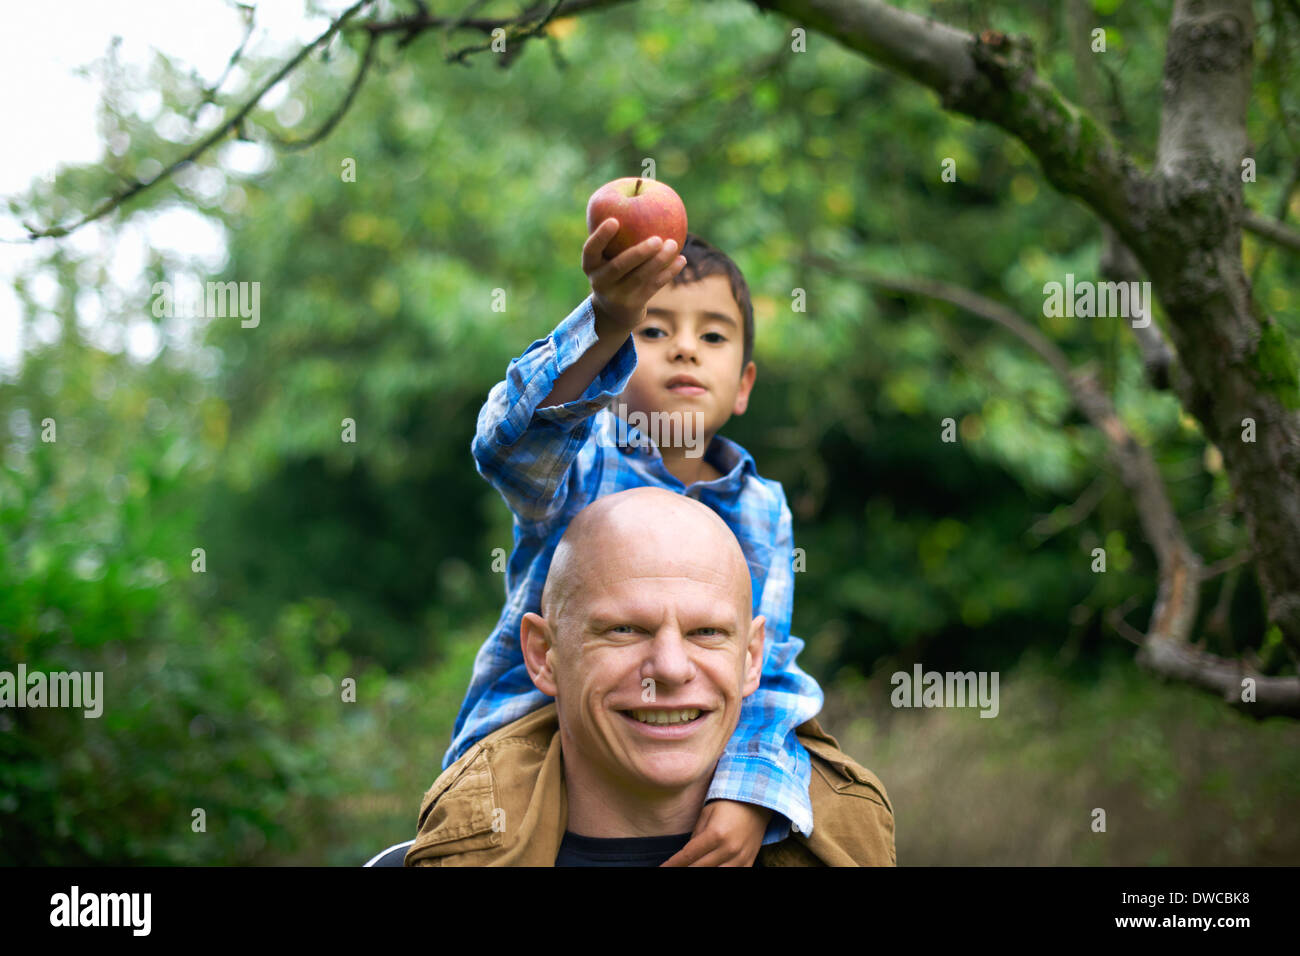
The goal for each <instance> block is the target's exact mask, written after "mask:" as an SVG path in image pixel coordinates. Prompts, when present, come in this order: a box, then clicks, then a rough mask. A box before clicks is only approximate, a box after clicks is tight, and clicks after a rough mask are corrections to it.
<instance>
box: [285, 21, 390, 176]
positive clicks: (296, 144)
mask: <svg viewBox="0 0 1300 956" xmlns="http://www.w3.org/2000/svg"><path fill="white" fill-rule="evenodd" d="M378 45H379V37H377V36H376V35H375V34H373V33H372V34H371V35H370V36H369V37H367V38H366V50H365V53H364V54H363V55H362V57H361V64H360V65H359V66H358V67H357V72H356V75H355V76H354V77H352V83H351V84H350V85H349V86H348V91H347V94H346V95H345V96H344V97H343V100H342V102H340V103H339V105H338V107H337V108H336V109H335V110H334V112H333V113H331V114H330V116H329V118H328V119H327V120H326V121H325V122H324V123H322V124H321V127H320V128H319V129H318V130H316V132H314V133H312V134H310V135H308V136H305V137H303V138H302V139H284V138H283V137H281V136H278V135H277V134H275V133H273V132H271V131H270V130H267V131H266V135H267V138H268V139H270V140H271V142H272V143H274V144H275V145H276V146H277V147H279V148H280V149H283V150H288V151H293V150H299V149H306V148H307V147H308V146H315V145H316V144H317V143H319V142H320V141H321V140H323V139H324V138H325V137H326V136H328V135H329V134H330V133H331V132H333V130H334V127H335V126H337V125H338V124H339V121H340V120H341V119H343V115H344V114H345V113H347V111H348V110H349V109H350V108H351V107H352V101H353V100H354V99H356V96H357V93H358V92H359V91H360V90H361V85H362V84H363V83H364V82H365V80H366V74H367V73H369V72H370V64H371V62H372V61H373V59H374V55H375V47H377V46H378Z"/></svg>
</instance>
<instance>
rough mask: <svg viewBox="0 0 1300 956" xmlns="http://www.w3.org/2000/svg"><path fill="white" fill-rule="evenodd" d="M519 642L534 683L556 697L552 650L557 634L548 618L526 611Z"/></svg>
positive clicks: (541, 689)
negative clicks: (552, 629)
mask: <svg viewBox="0 0 1300 956" xmlns="http://www.w3.org/2000/svg"><path fill="white" fill-rule="evenodd" d="M519 644H520V647H521V649H522V650H523V652H524V666H525V667H527V668H528V676H529V677H530V678H532V681H533V685H534V686H535V687H536V688H537V689H538V690H540V691H541V692H542V693H543V694H545V695H546V696H548V697H554V696H555V692H556V686H555V672H554V671H553V670H552V669H551V654H550V652H551V650H552V649H553V648H554V647H555V634H554V633H553V632H552V631H551V626H550V625H549V624H547V623H546V618H544V617H542V616H541V615H540V614H534V613H533V612H532V611H529V612H528V613H526V614H525V615H524V620H523V624H522V625H521V626H520V628H519Z"/></svg>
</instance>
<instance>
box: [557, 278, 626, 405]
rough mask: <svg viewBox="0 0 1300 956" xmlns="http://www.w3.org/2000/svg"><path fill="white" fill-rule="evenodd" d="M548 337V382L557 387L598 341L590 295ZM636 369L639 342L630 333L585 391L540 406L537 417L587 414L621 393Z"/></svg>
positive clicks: (607, 403)
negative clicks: (549, 355) (560, 379)
mask: <svg viewBox="0 0 1300 956" xmlns="http://www.w3.org/2000/svg"><path fill="white" fill-rule="evenodd" d="M546 341H547V345H548V346H549V347H550V349H551V352H552V355H551V360H550V361H549V362H548V363H547V373H548V375H549V379H550V381H549V386H550V388H554V386H555V382H556V380H558V379H559V377H560V376H561V375H563V374H564V373H565V372H566V371H568V369H569V368H571V367H572V366H573V364H574V363H575V362H577V361H578V359H580V358H581V357H582V356H583V355H584V354H585V353H586V352H587V350H588V349H590V348H591V347H592V346H593V345H595V344H596V342H597V341H599V337H598V336H597V335H596V313H595V311H594V310H593V308H592V304H591V296H587V298H586V299H585V300H583V303H582V305H580V306H578V308H576V309H574V310H573V312H571V313H570V314H569V316H568V318H566V319H565V320H564V321H563V322H561V323H560V324H559V325H557V326H556V327H555V331H554V332H552V333H551V334H550V335H549V336H548V337H547V340H546ZM634 371H636V346H635V345H634V344H633V342H632V336H631V334H630V333H629V335H628V337H627V340H626V341H624V343H623V344H622V345H621V346H620V347H619V350H618V351H617V352H615V353H614V355H613V357H612V358H611V359H610V360H609V361H608V362H607V363H606V364H605V367H604V368H602V369H601V370H600V372H599V373H597V375H596V377H595V378H594V379H593V380H592V382H591V384H590V385H589V386H587V389H586V391H584V392H583V393H582V394H581V395H579V396H578V397H577V398H575V399H574V400H573V401H571V402H565V403H564V404H563V405H548V406H546V407H544V408H538V409H537V410H536V411H535V412H534V414H535V415H536V416H537V417H538V418H542V419H545V420H546V421H551V422H556V423H557V424H567V423H570V422H573V421H577V420H579V419H582V418H588V417H590V416H591V415H594V414H595V413H596V412H598V411H600V410H601V409H602V408H605V407H606V406H608V405H609V403H610V401H612V400H613V399H614V398H615V397H616V396H618V395H620V394H622V392H623V389H624V388H626V387H627V383H628V380H629V379H630V378H631V377H632V373H633V372H634ZM548 394H549V388H548Z"/></svg>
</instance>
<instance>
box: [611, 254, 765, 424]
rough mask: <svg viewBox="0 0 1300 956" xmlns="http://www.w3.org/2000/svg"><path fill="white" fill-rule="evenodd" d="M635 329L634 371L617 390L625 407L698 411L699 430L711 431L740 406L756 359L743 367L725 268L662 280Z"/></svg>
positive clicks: (737, 311) (645, 410)
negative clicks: (679, 281) (683, 280)
mask: <svg viewBox="0 0 1300 956" xmlns="http://www.w3.org/2000/svg"><path fill="white" fill-rule="evenodd" d="M632 334H633V337H634V340H635V343H636V371H635V372H633V373H632V377H631V379H629V380H628V383H627V387H626V388H624V390H623V395H622V403H623V405H625V406H626V407H627V410H628V412H635V411H639V412H642V413H644V414H646V415H650V414H652V413H654V412H682V413H687V414H690V413H694V412H699V413H701V416H702V418H701V421H700V429H699V432H700V433H702V434H705V435H710V436H711V435H713V434H715V433H716V432H717V431H718V429H720V428H721V427H722V426H723V425H724V424H725V423H726V421H727V419H728V418H730V417H731V416H732V415H742V414H744V412H745V409H746V407H748V404H749V393H750V391H751V389H753V387H754V376H755V374H756V367H755V365H754V363H753V362H750V363H749V364H748V365H746V366H745V368H744V370H743V372H744V374H742V369H741V362H742V361H743V360H744V355H745V341H744V335H745V333H744V327H743V324H742V319H741V315H740V307H739V306H738V305H736V300H735V299H734V298H733V297H732V294H731V284H730V283H729V282H728V281H727V277H726V276H724V275H719V274H716V273H715V274H714V275H709V276H705V277H704V278H703V279H700V280H698V281H696V282H690V283H687V284H685V285H675V284H671V283H670V284H669V285H666V286H664V288H662V289H660V290H659V291H658V292H657V293H655V295H654V298H652V299H651V300H650V303H649V304H648V305H647V306H646V317H645V319H644V320H643V321H642V322H641V324H640V325H638V326H637V327H636V329H634V330H633V333H632Z"/></svg>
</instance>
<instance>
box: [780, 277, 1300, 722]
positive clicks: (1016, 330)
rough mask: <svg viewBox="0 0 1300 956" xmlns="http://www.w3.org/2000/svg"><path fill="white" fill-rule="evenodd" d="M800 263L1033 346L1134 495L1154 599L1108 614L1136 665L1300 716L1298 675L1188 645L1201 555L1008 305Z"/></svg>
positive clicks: (1155, 484)
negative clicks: (1250, 692) (1141, 622)
mask: <svg viewBox="0 0 1300 956" xmlns="http://www.w3.org/2000/svg"><path fill="white" fill-rule="evenodd" d="M805 261H806V262H807V263H808V264H809V265H812V266H814V267H816V268H819V269H823V270H825V271H828V272H831V273H833V274H836V275H841V276H845V277H847V278H850V279H854V280H856V281H859V282H863V283H867V284H869V285H874V286H878V287H880V288H884V289H890V290H892V291H895V292H902V293H904V294H909V295H918V296H923V297H926V298H932V299H938V300H940V301H943V302H947V303H949V304H951V305H955V306H957V307H958V308H960V309H963V310H965V311H967V312H969V313H971V314H972V315H975V316H977V317H978V318H982V319H985V320H986V321H989V322H993V323H994V324H996V325H999V326H1001V327H1002V328H1004V329H1007V330H1008V331H1010V332H1011V333H1012V334H1014V335H1015V336H1016V337H1017V338H1019V339H1020V340H1021V341H1022V342H1024V343H1025V344H1026V345H1028V346H1029V347H1030V348H1031V349H1033V350H1034V351H1035V352H1036V353H1038V355H1039V356H1040V357H1042V359H1043V360H1044V361H1045V362H1046V363H1047V364H1048V365H1049V366H1051V368H1052V369H1053V370H1054V371H1056V373H1057V376H1058V377H1059V378H1060V379H1061V380H1062V383H1063V384H1064V385H1065V386H1066V388H1067V389H1068V390H1069V391H1070V394H1071V395H1072V396H1073V398H1074V402H1075V404H1076V405H1077V406H1078V407H1079V410H1080V411H1082V412H1083V414H1084V415H1085V416H1086V417H1087V418H1088V420H1089V421H1090V422H1091V423H1092V424H1093V426H1094V427H1096V428H1097V430H1098V431H1100V432H1101V433H1102V434H1103V435H1104V436H1105V437H1106V439H1107V442H1108V446H1107V455H1108V457H1109V458H1110V459H1111V461H1112V462H1113V463H1114V465H1115V466H1116V469H1117V470H1118V472H1119V475H1120V479H1121V480H1122V481H1123V483H1124V485H1125V487H1127V488H1128V490H1129V492H1130V493H1131V494H1132V496H1133V503H1134V509H1135V511H1136V514H1137V518H1138V522H1139V523H1140V524H1141V526H1142V530H1143V536H1144V537H1145V538H1146V540H1147V542H1148V543H1149V544H1150V545H1151V548H1152V550H1153V551H1154V552H1155V555H1156V564H1157V585H1156V603H1155V608H1154V609H1153V610H1152V612H1151V621H1150V623H1149V625H1148V627H1147V633H1146V634H1145V635H1144V634H1142V633H1141V632H1139V631H1137V629H1136V628H1133V627H1132V626H1131V625H1129V624H1127V622H1125V621H1124V620H1123V613H1124V612H1123V611H1119V610H1114V611H1112V612H1111V613H1110V614H1109V615H1108V620H1110V621H1111V623H1112V626H1113V627H1115V629H1116V630H1117V631H1118V632H1119V633H1121V634H1122V635H1124V636H1126V637H1128V638H1129V639H1130V640H1133V641H1134V643H1137V644H1139V645H1140V646H1141V651H1140V652H1139V654H1138V661H1139V663H1141V664H1143V665H1144V666H1146V667H1148V668H1149V669H1151V670H1152V671H1154V672H1156V673H1159V674H1161V675H1163V676H1166V677H1173V678H1176V679H1179V680H1183V681H1186V682H1188V683H1191V684H1193V685H1195V686H1198V687H1202V688H1205V689H1209V690H1213V691H1215V692H1217V693H1219V694H1220V695H1221V696H1223V698H1224V699H1225V700H1226V701H1228V702H1230V703H1233V704H1234V705H1235V706H1239V707H1241V708H1243V709H1244V710H1246V712H1248V713H1250V714H1252V715H1253V716H1257V717H1262V716H1266V715H1270V714H1276V713H1286V714H1294V715H1300V677H1264V676H1262V675H1258V674H1256V673H1250V674H1247V672H1246V665H1245V664H1244V663H1243V662H1241V661H1231V660H1226V659H1224V658H1221V657H1216V656H1215V655H1212V654H1207V653H1205V652H1203V651H1199V650H1197V649H1195V648H1193V647H1192V646H1191V644H1190V642H1189V636H1190V634H1191V631H1192V628H1193V627H1194V626H1195V623H1196V614H1197V608H1198V606H1199V603H1200V583H1201V581H1202V580H1203V579H1204V578H1205V577H1206V572H1204V571H1203V570H1202V562H1201V559H1200V556H1199V555H1198V554H1197V553H1196V551H1195V550H1194V549H1193V548H1192V546H1191V544H1190V543H1188V541H1187V538H1186V536H1185V535H1184V533H1183V530H1182V526H1181V524H1180V523H1179V520H1178V516H1177V514H1176V513H1175V512H1174V509H1173V505H1172V503H1171V502H1170V500H1169V495H1168V493H1167V492H1166V490H1165V486H1164V482H1163V480H1162V479H1161V477H1160V471H1159V468H1158V466H1157V465H1156V461H1155V458H1154V457H1153V456H1152V454H1151V452H1150V450H1149V449H1147V448H1146V447H1145V446H1143V445H1142V444H1141V443H1139V442H1138V441H1137V439H1136V438H1134V437H1133V434H1132V432H1130V431H1129V429H1128V427H1127V426H1125V425H1124V423H1123V421H1122V420H1121V419H1120V417H1119V413H1118V411H1116V409H1115V407H1114V405H1113V404H1112V403H1111V400H1110V397H1109V396H1108V395H1106V393H1105V392H1104V391H1102V389H1101V388H1100V386H1099V385H1098V384H1097V382H1096V380H1095V379H1094V378H1093V377H1092V375H1090V374H1089V373H1087V372H1076V371H1074V370H1073V369H1072V368H1071V366H1070V362H1069V359H1068V358H1067V357H1066V355H1065V353H1064V352H1063V351H1061V349H1060V348H1059V347H1058V346H1057V345H1056V343H1054V342H1052V341H1051V340H1050V339H1048V338H1047V337H1046V336H1044V335H1043V334H1042V333H1041V332H1039V331H1038V330H1037V329H1036V328H1034V327H1033V326H1032V325H1030V324H1029V323H1028V322H1026V321H1025V320H1024V319H1022V318H1021V317H1020V316H1019V315H1017V314H1016V313H1015V312H1014V311H1013V310H1011V309H1009V308H1007V307H1006V306H1004V305H1002V304H1001V303H999V302H995V301H994V300H992V299H989V298H987V297H985V296H982V295H980V294H979V293H977V292H974V291H972V290H970V289H965V288H962V287H960V286H955V285H951V284H949V283H946V282H941V281H938V280H934V279H924V278H900V277H896V276H885V275H881V274H879V273H874V272H870V271H867V270H863V269H857V268H848V267H845V266H844V265H842V264H840V263H838V262H835V261H834V260H830V259H826V258H825V257H822V256H818V255H809V256H807V257H805ZM1244 560H1246V558H1243V557H1242V555H1240V554H1238V555H1234V556H1233V557H1232V558H1229V559H1227V560H1226V561H1224V562H1219V563H1218V564H1216V565H1213V566H1212V567H1211V571H1213V572H1214V573H1216V574H1217V573H1219V571H1221V570H1224V569H1226V567H1232V566H1236V564H1239V563H1241V562H1242V561H1244ZM1243 675H1244V676H1252V677H1254V678H1255V681H1256V692H1257V699H1256V701H1255V702H1252V703H1249V704H1247V703H1243V702H1242V701H1241V698H1240V691H1241V677H1242V676H1243Z"/></svg>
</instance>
